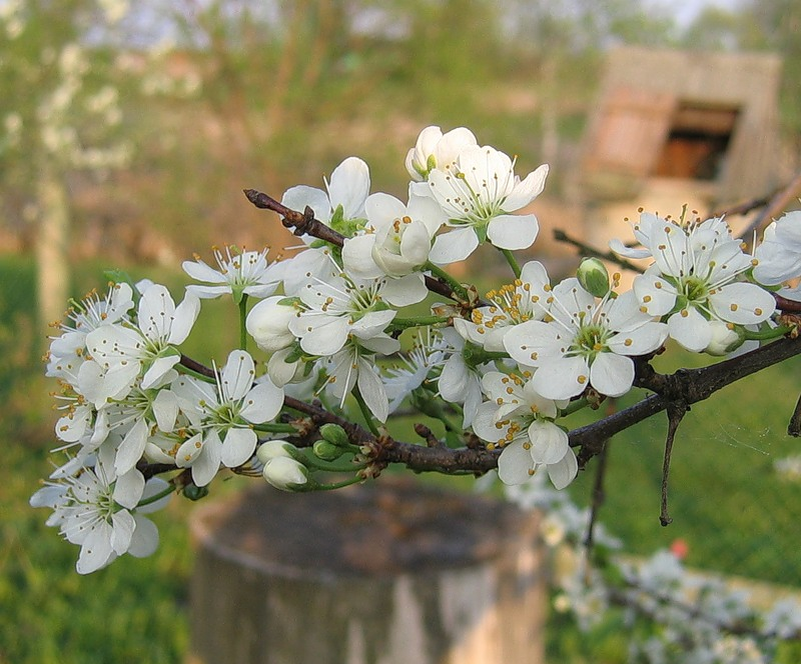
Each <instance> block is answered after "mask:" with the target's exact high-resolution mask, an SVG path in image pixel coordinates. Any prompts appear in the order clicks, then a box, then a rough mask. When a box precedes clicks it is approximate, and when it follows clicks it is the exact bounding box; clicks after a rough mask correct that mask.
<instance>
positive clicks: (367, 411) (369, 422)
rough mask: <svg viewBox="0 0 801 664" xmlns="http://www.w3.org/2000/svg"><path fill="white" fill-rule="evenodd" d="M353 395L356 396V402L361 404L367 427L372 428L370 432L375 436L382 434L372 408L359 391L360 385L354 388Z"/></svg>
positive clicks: (360, 408) (360, 407)
mask: <svg viewBox="0 0 801 664" xmlns="http://www.w3.org/2000/svg"><path fill="white" fill-rule="evenodd" d="M353 396H354V397H356V403H358V404H359V410H361V412H362V417H364V421H365V424H367V428H368V429H370V432H371V433H372V434H373V435H374V436H380V435H381V434H380V433H379V431H378V427H377V426H376V423H375V421H374V420H373V414H372V412H370V408H369V407H368V406H367V403H366V402H365V400H364V397H363V396H362V393H361V392H360V391H359V388H358V386H357V387H354V388H353Z"/></svg>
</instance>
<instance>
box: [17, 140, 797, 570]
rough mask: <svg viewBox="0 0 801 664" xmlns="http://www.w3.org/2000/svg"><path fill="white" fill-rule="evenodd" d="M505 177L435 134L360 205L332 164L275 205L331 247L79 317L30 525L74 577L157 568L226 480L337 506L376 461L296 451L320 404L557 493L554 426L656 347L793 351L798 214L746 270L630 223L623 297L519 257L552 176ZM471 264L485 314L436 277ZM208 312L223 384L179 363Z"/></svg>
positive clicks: (695, 239)
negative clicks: (399, 427)
mask: <svg viewBox="0 0 801 664" xmlns="http://www.w3.org/2000/svg"><path fill="white" fill-rule="evenodd" d="M515 167H516V161H515V159H513V158H511V157H509V156H508V155H506V154H504V153H503V152H501V151H500V150H497V149H495V148H493V147H490V146H482V145H480V144H479V143H478V141H477V139H476V137H475V136H474V135H473V134H472V132H470V131H469V130H467V129H465V128H458V129H454V130H452V131H449V132H446V133H443V132H442V131H441V130H440V129H439V128H438V127H428V128H426V129H424V130H423V131H422V132H421V134H420V136H419V138H418V140H417V143H416V145H415V146H414V147H413V148H411V149H410V150H409V152H408V156H407V158H406V169H407V172H408V177H409V181H408V195H407V197H406V200H400V199H398V198H396V197H394V196H391V195H389V194H387V193H383V192H371V179H370V171H369V167H368V166H367V164H366V163H365V162H364V161H362V160H361V159H359V158H357V157H348V158H347V159H345V160H344V161H343V162H342V163H341V164H339V166H337V167H336V168H335V169H334V170H333V172H332V173H331V175H330V177H329V178H327V179H325V180H324V184H323V187H321V188H320V187H312V186H307V185H300V186H296V187H292V188H291V189H289V190H288V191H286V192H285V194H284V195H283V198H282V200H281V202H280V204H279V203H277V202H276V205H277V206H278V207H277V208H276V209H279V208H280V209H281V210H285V211H286V210H289V211H295V212H294V214H296V215H297V216H298V217H302V218H304V219H306V220H307V221H308V220H310V219H313V220H314V221H315V222H316V223H317V224H318V226H319V227H322V228H324V229H326V232H325V233H321V232H317V233H312V232H306V231H308V228H309V227H308V226H305V227H303V228H300V227H298V233H299V234H300V235H301V239H302V241H303V242H302V245H301V246H300V247H297V248H296V249H295V251H294V252H291V253H290V254H289V257H286V258H283V259H282V260H276V261H271V260H270V259H269V251H268V250H267V249H264V250H262V251H247V250H244V249H237V248H234V247H228V248H225V249H223V250H220V249H216V250H215V251H214V259H215V260H214V263H215V264H216V265H215V264H208V263H206V262H204V261H203V260H202V259H201V258H200V257H196V259H195V260H194V261H186V262H185V263H184V264H183V269H184V271H185V273H186V274H187V275H188V276H189V277H190V278H192V279H193V280H195V281H196V282H198V283H194V284H191V285H189V286H187V287H186V291H185V293H184V294H183V297H182V299H181V301H180V302H179V303H178V304H176V300H175V299H173V296H172V294H171V293H170V291H169V290H168V289H167V288H166V287H165V286H163V285H160V284H154V283H151V282H148V281H145V282H139V283H133V282H132V281H130V280H129V279H127V278H125V277H124V276H123V275H117V276H116V277H115V279H114V281H113V283H112V284H111V286H110V287H109V290H108V292H107V293H106V294H104V295H99V294H92V295H90V296H88V297H87V298H85V299H84V300H83V301H82V302H79V303H77V304H76V305H75V306H74V308H73V309H71V310H70V311H69V312H68V314H67V316H66V318H65V320H64V322H63V323H62V324H61V326H60V330H59V332H58V334H57V335H55V336H54V337H53V338H52V341H51V345H50V351H49V355H48V362H47V375H49V376H51V377H53V378H54V379H56V380H57V381H58V382H59V384H60V386H61V394H60V396H59V404H60V408H61V412H62V415H61V417H60V418H59V420H58V422H57V423H56V426H55V434H56V436H57V438H58V439H59V441H60V447H59V451H61V452H66V453H67V459H66V461H65V462H63V463H62V464H61V465H59V467H58V468H57V470H56V471H55V472H54V473H53V474H52V475H51V477H50V478H49V480H48V482H47V483H46V485H45V487H44V488H42V489H41V490H40V491H39V492H37V493H36V494H35V496H34V497H33V499H32V503H33V504H35V505H38V506H49V507H50V508H52V509H53V510H54V514H53V516H52V517H51V519H50V520H49V523H50V524H51V525H56V526H58V527H59V528H60V531H61V533H62V535H63V536H64V537H65V538H66V539H68V540H69V541H71V542H73V543H75V544H79V545H80V546H81V553H80V557H79V563H78V570H79V571H80V572H91V571H93V570H96V569H99V568H101V567H103V566H105V565H106V564H108V563H109V562H111V561H112V560H113V559H115V558H116V557H117V556H119V555H121V554H123V553H131V554H133V555H143V554H146V553H150V552H151V551H152V550H153V549H154V548H155V546H156V543H157V532H156V531H155V527H154V526H153V525H152V523H151V522H150V521H148V520H147V519H146V518H145V517H144V516H142V515H143V514H145V513H147V512H148V511H152V510H153V509H154V508H156V507H158V506H160V505H161V504H162V503H163V502H164V500H165V499H166V498H167V497H168V496H169V494H170V493H171V492H173V491H178V492H182V493H183V494H184V495H186V496H188V497H198V496H201V495H203V493H204V492H205V491H206V487H207V486H208V485H209V484H210V483H211V482H212V480H213V479H214V478H215V477H216V476H217V475H218V473H220V472H221V471H223V470H226V469H227V470H229V471H232V472H236V473H243V474H256V475H262V476H263V477H264V478H265V479H266V480H267V481H268V482H270V483H271V484H273V485H275V486H277V487H279V488H281V489H286V490H314V489H317V488H331V487H332V486H339V485H340V484H336V485H324V484H322V483H321V482H320V480H319V479H318V478H319V477H320V475H321V474H322V473H323V472H337V473H340V472H343V471H344V472H350V474H351V475H352V477H351V478H350V479H349V480H346V481H345V482H344V483H343V484H347V483H353V482H356V481H363V480H364V479H366V478H369V477H372V476H374V475H376V474H377V473H378V472H380V467H378V466H375V465H371V464H373V462H374V461H375V460H376V459H375V455H376V454H377V452H376V450H378V449H379V448H380V445H379V444H377V443H376V444H374V445H372V446H371V445H369V444H365V441H364V440H354V439H351V438H349V437H348V435H347V434H346V433H345V430H344V429H343V428H342V427H341V426H339V425H337V426H336V428H335V429H330V428H329V429H328V430H326V432H324V431H323V429H324V428H325V427H322V428H320V429H319V430H318V431H317V432H316V433H312V434H309V431H310V429H309V426H310V425H309V423H308V422H305V423H304V422H300V418H299V417H298V413H299V412H303V408H302V407H301V406H299V404H300V403H306V404H309V403H311V402H312V401H314V402H315V403H319V407H320V408H323V409H325V412H326V413H327V414H329V415H330V416H331V418H334V419H333V420H329V424H332V422H333V421H337V422H347V421H353V418H354V415H353V414H352V413H355V412H358V413H359V415H360V417H361V418H363V420H364V421H365V422H366V426H367V428H368V429H369V430H370V432H372V434H373V436H374V441H379V440H380V439H381V438H382V436H385V435H386V434H387V432H388V429H387V427H388V423H389V420H390V418H391V416H392V415H393V414H394V413H397V412H401V411H403V409H404V408H405V407H414V408H416V409H417V410H418V411H419V412H420V413H421V414H422V415H425V416H427V417H430V418H433V419H435V420H438V421H439V423H440V424H441V425H444V428H445V430H446V431H447V434H446V443H444V444H447V445H449V446H451V447H458V446H460V445H464V446H467V444H468V439H469V442H470V444H471V445H472V447H473V448H475V445H476V441H478V443H477V444H478V445H483V446H484V447H485V448H486V450H488V451H489V453H490V454H491V455H494V457H493V458H494V459H496V462H497V467H498V473H499V476H500V478H501V479H502V480H503V481H504V482H505V483H507V484H509V485H516V484H521V483H526V482H528V481H529V480H530V479H531V478H532V477H533V476H536V475H538V474H539V475H542V474H545V475H547V476H548V477H549V478H550V481H551V483H552V484H553V485H554V487H556V488H557V489H563V488H565V487H566V486H568V485H569V484H570V483H571V482H572V481H573V479H574V478H575V477H576V475H577V472H578V466H579V464H578V460H577V457H576V454H575V452H574V450H573V447H572V446H571V445H570V439H569V436H568V433H567V428H566V426H565V425H564V421H563V420H564V417H565V416H566V415H567V414H569V413H572V412H575V411H576V410H578V409H580V408H583V407H590V406H597V404H598V402H599V401H600V400H602V399H605V398H607V397H619V396H622V395H624V394H626V393H627V392H628V391H629V390H631V389H632V386H633V385H634V384H635V382H636V379H637V366H638V362H639V361H640V360H641V359H645V360H647V359H648V358H649V357H650V356H652V355H653V354H655V353H657V352H659V351H660V349H662V347H663V346H664V344H666V343H668V341H669V340H671V339H672V340H673V341H675V342H676V343H678V344H680V345H681V346H683V347H684V348H686V349H688V350H691V351H694V352H705V353H708V354H711V355H723V354H727V353H731V352H734V351H737V350H738V349H740V348H741V347H743V346H744V344H746V343H757V342H758V340H762V339H769V338H776V337H779V336H782V335H783V334H784V333H785V332H786V329H785V328H784V327H782V326H781V325H779V324H778V323H777V322H776V299H775V297H774V293H773V292H772V291H776V290H778V289H779V287H780V284H782V283H783V282H785V281H787V280H790V279H793V278H795V277H798V276H801V234H799V232H798V231H797V228H798V227H799V226H798V219H797V218H796V217H795V215H796V214H797V213H791V214H789V215H787V216H785V217H784V218H782V219H781V220H779V221H777V222H775V224H774V225H773V226H771V227H770V228H769V229H768V231H767V232H766V236H765V241H764V242H763V243H762V244H761V245H760V246H758V247H757V248H756V250H755V251H754V252H753V253H748V252H746V251H745V249H744V247H743V245H742V243H741V242H740V241H739V240H738V239H736V238H735V237H734V236H733V234H732V232H731V231H730V229H729V228H728V226H727V224H726V222H725V220H723V219H721V218H712V219H708V220H700V219H685V218H684V217H681V218H680V219H678V220H677V219H671V218H666V219H663V218H660V217H657V216H655V215H653V214H649V213H643V214H642V216H641V218H640V220H639V222H638V223H637V224H635V226H634V234H635V237H636V239H637V241H638V242H639V245H640V246H639V247H637V248H631V247H629V246H628V245H624V244H623V243H622V242H614V243H612V249H613V250H614V251H616V252H617V253H618V254H619V255H621V256H623V257H626V258H631V259H646V260H648V261H650V265H649V266H648V267H647V268H646V269H644V271H643V273H642V274H639V275H638V276H637V277H636V278H635V279H634V281H633V286H632V287H631V288H630V289H628V290H625V289H622V288H621V286H620V284H621V283H622V281H621V279H620V275H619V274H618V273H614V274H612V276H611V277H610V276H609V274H608V271H607V268H606V266H605V265H604V264H603V263H601V262H600V261H599V260H597V259H587V260H585V261H584V262H583V263H582V264H581V266H580V267H579V268H578V271H577V273H576V275H575V276H568V277H566V278H563V279H559V280H555V279H552V278H551V277H550V276H549V274H548V270H547V268H546V266H545V265H544V264H543V263H542V262H540V261H537V260H528V261H526V262H524V263H523V264H522V265H521V264H519V263H518V260H517V258H516V256H515V254H514V253H513V252H518V251H526V250H529V249H530V248H531V246H532V245H533V244H534V242H535V240H536V238H537V235H538V231H539V226H538V221H537V218H536V216H535V215H534V214H533V213H531V212H530V211H529V209H528V206H529V204H530V203H531V202H532V201H533V200H534V199H535V198H536V197H537V196H538V195H539V194H540V193H541V192H542V190H543V188H544V185H545V180H546V177H547V174H548V167H547V166H540V167H539V168H536V169H535V170H533V171H532V172H531V173H529V174H528V175H526V176H525V177H522V178H521V177H520V176H518V175H516V173H515ZM309 211H311V212H309ZM309 214H311V215H312V216H311V217H309ZM480 245H485V250H486V249H487V248H489V249H491V248H493V247H494V248H496V249H498V250H499V252H500V255H501V256H502V257H503V259H504V260H505V261H507V263H508V265H509V269H510V272H511V275H510V279H509V280H508V283H506V284H503V285H502V286H499V287H498V288H496V289H495V290H492V291H490V292H489V293H487V294H486V295H485V296H484V297H479V296H478V295H477V294H476V292H475V289H474V288H473V287H471V286H469V285H465V284H462V283H460V282H459V281H458V280H457V279H455V278H454V277H453V276H451V275H450V274H449V272H448V267H449V266H450V265H451V264H453V263H455V262H458V261H462V260H465V259H467V258H468V257H470V256H471V255H472V254H473V252H474V251H476V250H477V249H478V247H479V246H480ZM432 292H433V293H434V294H435V295H436V296H437V297H438V298H442V297H445V298H447V299H448V300H449V301H448V302H447V303H443V302H442V301H439V300H438V299H437V297H433V296H432ZM780 294H781V295H782V296H783V297H788V298H793V297H796V299H798V298H797V292H796V291H793V290H791V289H784V290H783V291H780ZM218 297H230V299H231V300H232V302H233V304H234V310H236V311H237V312H238V315H239V328H240V336H239V345H238V347H237V348H235V349H233V350H231V351H230V352H229V353H228V355H227V357H226V358H224V359H223V361H222V362H221V363H220V366H218V365H217V362H216V361H215V358H202V359H203V360H204V361H206V364H203V363H201V362H199V361H198V360H197V359H196V358H191V357H188V356H187V355H186V354H185V352H184V348H185V342H186V341H187V339H188V338H189V337H190V334H191V333H192V331H193V328H194V327H195V324H196V321H197V320H198V316H199V314H200V309H201V302H202V301H204V300H208V299H213V298H218ZM217 324H218V325H219V323H217ZM218 359H219V358H218ZM354 409H355V410H354ZM336 418H340V419H338V420H337V419H336ZM326 426H329V425H326ZM343 436H344V437H343ZM310 443H314V447H313V448H312V449H310ZM301 448H304V449H301ZM343 457H345V460H344V461H343V459H342V458H343ZM156 475H169V476H170V479H169V482H164V481H163V480H161V479H159V478H157V477H156Z"/></svg>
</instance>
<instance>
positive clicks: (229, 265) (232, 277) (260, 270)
mask: <svg viewBox="0 0 801 664" xmlns="http://www.w3.org/2000/svg"><path fill="white" fill-rule="evenodd" d="M268 251H269V249H263V250H262V251H242V252H237V251H234V252H232V251H231V248H230V247H226V249H225V254H223V252H222V251H220V250H219V249H215V250H214V258H215V260H216V261H217V266H218V268H219V269H217V270H215V269H214V268H213V267H211V266H209V265H207V264H206V263H204V262H203V261H202V260H201V259H200V257H199V256H196V257H195V261H184V263H183V269H184V272H186V273H187V274H188V275H189V276H190V277H192V278H193V279H195V280H196V281H204V282H206V283H208V284H209V285H208V286H200V285H196V284H192V285H189V286H187V287H186V290H187V291H189V292H191V293H194V294H195V295H197V296H198V297H199V298H215V297H219V296H220V295H224V294H226V293H229V294H231V295H232V296H233V298H234V302H236V303H237V304H239V303H240V302H241V301H242V297H243V296H244V295H250V296H252V297H258V298H264V297H267V296H268V295H272V294H273V293H274V292H275V289H276V288H277V286H278V280H277V279H276V278H275V277H274V276H273V275H272V274H271V271H270V264H269V263H268V262H267V252H268Z"/></svg>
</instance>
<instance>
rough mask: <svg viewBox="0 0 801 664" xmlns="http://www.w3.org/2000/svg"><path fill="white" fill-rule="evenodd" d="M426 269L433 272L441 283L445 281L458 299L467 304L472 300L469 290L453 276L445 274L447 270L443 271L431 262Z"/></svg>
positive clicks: (426, 265)
mask: <svg viewBox="0 0 801 664" xmlns="http://www.w3.org/2000/svg"><path fill="white" fill-rule="evenodd" d="M424 269H426V270H428V271H429V272H431V274H433V275H434V276H435V277H436V278H437V279H439V280H440V281H444V282H445V283H446V284H448V287H449V288H450V289H451V290H452V291H453V294H454V295H456V297H457V298H459V300H461V301H462V302H467V301H468V300H469V299H470V295H469V294H468V292H467V289H466V288H465V287H464V286H462V284H460V283H459V282H458V281H456V279H454V278H453V277H452V276H451V275H449V274H448V273H447V272H445V270H443V269H442V268H441V267H438V266H436V265H434V263H432V262H431V261H428V262H427V263H426V264H425V267H424Z"/></svg>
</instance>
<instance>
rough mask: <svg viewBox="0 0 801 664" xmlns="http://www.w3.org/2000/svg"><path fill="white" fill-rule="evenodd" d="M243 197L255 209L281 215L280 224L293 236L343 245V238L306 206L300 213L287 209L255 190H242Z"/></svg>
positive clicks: (338, 245)
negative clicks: (310, 237)
mask: <svg viewBox="0 0 801 664" xmlns="http://www.w3.org/2000/svg"><path fill="white" fill-rule="evenodd" d="M243 191H244V192H245V196H246V197H247V199H248V200H249V201H250V202H251V203H253V205H255V206H256V207H257V208H260V209H262V210H272V211H273V212H276V213H278V214H279V215H281V217H282V219H281V223H282V224H283V225H284V226H285V227H286V228H288V229H290V230H291V231H292V233H293V234H294V235H298V236H300V235H311V236H312V237H316V238H318V239H319V240H323V241H324V242H330V243H331V244H333V245H335V246H337V247H341V246H342V245H343V244H345V237H344V236H343V235H341V234H340V233H337V232H336V231H335V230H334V229H333V228H331V227H330V226H326V225H325V224H324V223H323V222H322V221H318V220H317V219H315V218H314V210H312V209H311V208H310V207H309V206H308V205H307V206H306V209H305V210H304V211H303V212H302V213H301V212H297V211H296V210H292V209H290V208H288V207H287V206H286V205H283V204H282V203H279V202H278V201H277V200H275V199H274V198H272V197H271V196H268V195H267V194H264V193H262V192H260V191H256V190H255V189H244V190H243Z"/></svg>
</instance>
